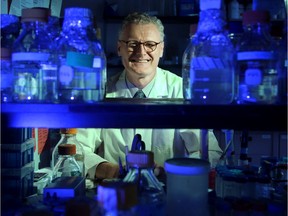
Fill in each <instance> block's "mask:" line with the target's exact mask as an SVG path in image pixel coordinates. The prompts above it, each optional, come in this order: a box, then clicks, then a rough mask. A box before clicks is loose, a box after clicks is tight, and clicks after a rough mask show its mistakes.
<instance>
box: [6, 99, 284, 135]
mask: <svg viewBox="0 0 288 216" xmlns="http://www.w3.org/2000/svg"><path fill="white" fill-rule="evenodd" d="M1 109H2V110H1V124H2V127H3V126H4V127H12V128H13V127H14V128H21V127H22V128H23V127H24V128H25V127H28V128H29V127H35V128H61V127H78V128H81V127H83V128H134V127H137V128H211V129H226V128H227V129H235V130H243V129H247V130H254V131H287V106H286V105H191V104H190V102H187V101H183V100H181V99H167V100H165V99H164V100H163V99H160V100H159V99H136V100H135V99H106V100H105V101H103V102H99V103H96V104H2V105H1Z"/></svg>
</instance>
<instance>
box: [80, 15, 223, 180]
mask: <svg viewBox="0 0 288 216" xmlns="http://www.w3.org/2000/svg"><path fill="white" fill-rule="evenodd" d="M117 49H118V55H119V56H120V57H121V58H122V63H123V65H124V68H125V69H124V70H123V71H121V72H120V73H119V74H116V75H115V76H113V77H112V78H111V79H109V80H108V82H107V93H106V97H107V98H133V97H145V98H183V90H182V78H181V77H179V76H177V75H175V74H174V73H172V72H170V71H167V70H163V69H161V68H159V67H158V63H159V60H160V58H161V57H162V55H163V51H164V26H163V25H162V23H161V21H160V20H159V19H158V18H156V17H154V16H149V15H147V14H145V13H132V14H130V15H128V16H127V17H126V18H125V19H124V21H123V25H122V28H121V30H120V33H119V40H118V42H117ZM140 90H141V92H140V93H139V91H140ZM143 120H144V119H143ZM127 121H129V120H128V119H127ZM130 121H133V120H132V119H130ZM136 134H140V135H141V138H142V141H144V143H145V147H146V150H152V151H153V152H154V159H155V163H156V166H158V168H159V169H158V171H159V170H162V171H163V165H164V162H165V160H167V159H169V158H172V157H198V158H199V157H200V130H198V129H193V130H192V129H191V130H190V129H181V130H180V129H149V128H145V129H143V128H131V129H129V128H128V129H121V128H111V129H107V128H105V129H92V128H89V129H79V130H78V134H77V139H78V140H79V141H80V143H81V144H82V146H83V148H84V150H85V168H86V172H87V177H88V178H91V179H95V178H97V179H105V178H115V177H118V174H119V165H118V161H119V158H120V160H121V161H122V162H123V164H125V148H126V147H128V149H129V150H130V149H131V145H132V142H133V139H134V136H135V135H136ZM208 136H209V160H210V162H211V163H212V164H215V163H216V162H217V160H218V159H219V157H220V153H221V152H222V150H221V149H220V147H219V146H218V142H217V140H216V138H215V136H214V134H213V132H212V131H209V134H208ZM160 173H161V172H160Z"/></svg>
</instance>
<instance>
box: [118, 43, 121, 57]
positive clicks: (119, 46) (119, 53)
mask: <svg viewBox="0 0 288 216" xmlns="http://www.w3.org/2000/svg"><path fill="white" fill-rule="evenodd" d="M120 49H121V44H120V42H119V41H118V42H117V53H118V56H121V51H120Z"/></svg>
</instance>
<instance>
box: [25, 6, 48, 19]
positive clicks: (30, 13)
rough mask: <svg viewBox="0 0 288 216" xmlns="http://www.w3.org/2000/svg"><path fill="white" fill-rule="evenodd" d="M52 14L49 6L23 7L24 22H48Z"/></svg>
mask: <svg viewBox="0 0 288 216" xmlns="http://www.w3.org/2000/svg"><path fill="white" fill-rule="evenodd" d="M50 15H51V10H50V9H49V8H41V7H35V8H23V9H22V14H21V21H22V22H31V21H32V22H33V21H40V22H48V17H49V16H50Z"/></svg>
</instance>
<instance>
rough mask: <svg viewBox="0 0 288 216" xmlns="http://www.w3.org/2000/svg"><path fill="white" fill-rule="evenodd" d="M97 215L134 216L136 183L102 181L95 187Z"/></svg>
mask: <svg viewBox="0 0 288 216" xmlns="http://www.w3.org/2000/svg"><path fill="white" fill-rule="evenodd" d="M97 202H98V207H99V214H97V215H99V216H112V215H113V216H136V215H139V213H138V209H137V204H138V196H137V185H136V184H134V183H130V182H122V181H115V182H113V181H109V182H102V183H100V184H99V185H98V187H97Z"/></svg>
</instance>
